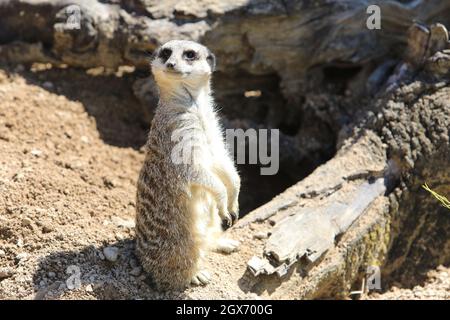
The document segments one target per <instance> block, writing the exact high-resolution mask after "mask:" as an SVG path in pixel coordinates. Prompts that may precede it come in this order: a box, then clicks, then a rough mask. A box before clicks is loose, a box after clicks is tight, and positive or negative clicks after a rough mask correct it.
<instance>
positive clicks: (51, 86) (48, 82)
mask: <svg viewBox="0 0 450 320" xmlns="http://www.w3.org/2000/svg"><path fill="white" fill-rule="evenodd" d="M42 86H43V87H44V88H45V89H48V90H51V89H53V88H54V87H55V86H54V85H53V83H52V82H50V81H45V82H44V83H43V84H42Z"/></svg>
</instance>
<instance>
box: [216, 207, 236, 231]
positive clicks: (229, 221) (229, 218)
mask: <svg viewBox="0 0 450 320" xmlns="http://www.w3.org/2000/svg"><path fill="white" fill-rule="evenodd" d="M219 216H220V218H221V219H222V220H223V221H224V222H225V224H226V225H227V226H228V227H231V226H232V225H233V221H234V220H233V214H232V213H230V212H228V211H227V210H221V211H219Z"/></svg>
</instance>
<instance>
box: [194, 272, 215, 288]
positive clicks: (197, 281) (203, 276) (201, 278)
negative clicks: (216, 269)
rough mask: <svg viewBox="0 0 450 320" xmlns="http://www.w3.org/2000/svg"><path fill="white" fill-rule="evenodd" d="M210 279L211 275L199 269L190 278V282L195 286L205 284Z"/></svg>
mask: <svg viewBox="0 0 450 320" xmlns="http://www.w3.org/2000/svg"><path fill="white" fill-rule="evenodd" d="M210 281H211V275H210V274H209V272H208V271H206V270H200V271H199V272H198V273H197V274H196V275H195V276H194V277H193V278H192V280H191V283H192V284H193V285H196V286H204V285H207V284H208V283H209V282H210Z"/></svg>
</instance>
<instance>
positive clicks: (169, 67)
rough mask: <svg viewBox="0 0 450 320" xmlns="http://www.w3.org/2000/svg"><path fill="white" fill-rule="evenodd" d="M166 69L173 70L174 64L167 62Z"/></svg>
mask: <svg viewBox="0 0 450 320" xmlns="http://www.w3.org/2000/svg"><path fill="white" fill-rule="evenodd" d="M166 67H167V68H168V69H173V68H175V62H167V63H166Z"/></svg>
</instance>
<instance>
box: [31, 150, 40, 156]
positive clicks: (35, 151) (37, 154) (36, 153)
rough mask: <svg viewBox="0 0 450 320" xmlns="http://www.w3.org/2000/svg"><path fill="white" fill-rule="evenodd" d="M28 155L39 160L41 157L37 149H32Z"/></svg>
mask: <svg viewBox="0 0 450 320" xmlns="http://www.w3.org/2000/svg"><path fill="white" fill-rule="evenodd" d="M30 153H31V154H32V155H33V156H35V157H37V158H39V157H40V156H41V155H42V150H39V149H33V150H31V151H30Z"/></svg>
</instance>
